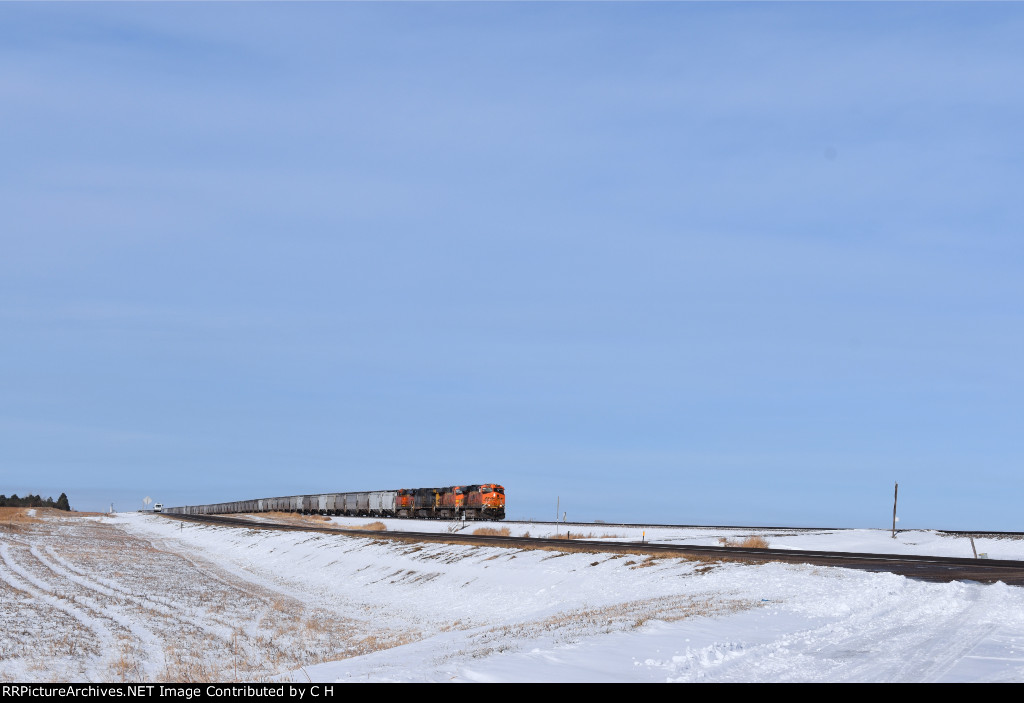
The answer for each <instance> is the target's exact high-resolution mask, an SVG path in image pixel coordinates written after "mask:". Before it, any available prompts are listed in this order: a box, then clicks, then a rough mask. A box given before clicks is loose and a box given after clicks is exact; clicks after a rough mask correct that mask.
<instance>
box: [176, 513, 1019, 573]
mask: <svg viewBox="0 0 1024 703" xmlns="http://www.w3.org/2000/svg"><path fill="white" fill-rule="evenodd" d="M164 517H168V518H171V519H175V520H188V521H192V522H202V523H210V524H217V525H227V526H232V527H244V528H247V529H257V530H291V531H297V532H321V533H326V534H338V535H348V536H354V537H371V538H375V539H392V540H404V541H418V542H442V543H448V544H467V545H477V546H490V547H512V548H520V549H537V548H547V549H561V550H568V551H586V552H609V553H620V554H622V553H629V554H645V555H649V556H658V557H686V558H699V559H725V560H735V561H744V562H755V563H765V562H773V561H775V562H785V563H789V564H813V565H816V566H836V567H841V568H846V569H860V570H862V571H875V572H890V573H894V574H900V575H902V576H906V577H908V578H914V579H920V580H923V581H938V582H949V581H977V582H980V583H996V582H997V581H1002V582H1003V583H1006V584H1008V585H1011V586H1024V561H1011V560H1007V559H963V558H957V557H933V556H913V555H906V554H866V553H859V552H823V551H805V550H795V549H752V548H745V547H706V546H690V545H681V544H664V543H655V544H652V543H650V542H647V543H643V542H612V541H606V540H601V541H597V540H586V539H572V540H566V539H551V538H542V537H501V536H490V535H465V534H459V533H446V532H387V531H373V530H350V529H345V528H343V527H320V526H317V525H294V524H286V523H277V522H263V521H259V522H257V521H253V520H245V519H243V518H237V517H226V516H223V515H170V514H166V515H164ZM559 524H561V523H559ZM602 526H604V524H602ZM743 529H757V528H750V527H747V528H743ZM769 529H793V528H769ZM802 529H812V528H802ZM815 529H822V528H815ZM970 534H981V533H970Z"/></svg>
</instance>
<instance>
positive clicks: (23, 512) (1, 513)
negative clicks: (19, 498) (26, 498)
mask: <svg viewBox="0 0 1024 703" xmlns="http://www.w3.org/2000/svg"><path fill="white" fill-rule="evenodd" d="M29 510H34V511H35V516H32V515H29V514H28V511H29ZM41 511H42V508H0V522H5V523H8V524H13V523H16V522H20V523H26V522H39V520H40V519H39V517H38V516H39V513H40V512H41Z"/></svg>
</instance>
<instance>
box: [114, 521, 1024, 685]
mask: <svg viewBox="0 0 1024 703" xmlns="http://www.w3.org/2000/svg"><path fill="white" fill-rule="evenodd" d="M123 521H124V524H125V526H126V527H128V528H129V529H131V530H132V531H134V532H137V533H141V534H146V535H150V536H153V537H159V538H160V539H161V540H162V542H163V544H165V545H167V546H168V547H170V546H172V545H173V548H174V549H184V550H195V551H197V552H200V553H202V554H204V555H205V557H206V558H208V559H213V560H215V561H216V562H217V563H218V564H219V565H220V566H221V567H224V568H228V569H230V570H232V571H233V572H234V573H236V574H239V575H243V576H244V577H245V578H248V579H258V580H260V581H261V582H264V583H272V584H273V587H274V588H276V589H283V590H286V591H287V592H288V593H289V594H292V595H294V596H295V597H298V598H302V599H304V600H305V601H306V602H307V603H309V604H310V605H314V606H316V607H325V608H330V609H334V608H341V609H349V610H351V611H352V612H361V613H370V614H372V615H371V617H370V618H368V619H367V620H366V621H364V623H363V625H362V626H363V627H369V628H374V627H381V628H387V629H388V630H402V631H405V632H406V633H407V634H408V638H407V641H406V642H405V643H403V644H401V645H399V646H396V647H393V648H388V649H383V650H380V651H376V652H372V653H368V654H364V655H360V656H356V657H351V658H347V659H343V660H340V661H336V662H329V663H322V664H319V665H314V666H308V667H304V668H303V669H302V670H300V671H294V672H292V674H291V677H293V678H295V679H296V680H303V681H304V680H306V678H307V677H308V678H309V679H311V680H314V681H348V680H360V681H367V680H369V681H666V680H667V681H978V680H983V681H992V680H1013V681H1024V589H1021V588H1015V587H1009V586H1006V585H1004V584H995V585H987V586H986V585H981V584H972V583H950V584H933V583H924V582H918V581H913V580H909V579H906V578H904V577H901V576H894V575H891V574H872V573H865V572H858V571H852V570H846V569H836V568H823V567H811V566H801V565H783V564H767V565H748V564H742V563H727V564H726V563H717V562H701V561H685V560H681V559H647V558H645V557H630V556H628V555H625V556H623V555H608V554H593V553H590V554H588V553H571V552H551V551H541V550H518V549H500V548H479V547H463V546H454V545H444V544H409V543H403V542H394V541H390V540H376V539H372V538H352V537H335V536H330V535H301V534H295V533H272V532H262V531H246V530H237V529H228V528H213V527H201V526H196V525H185V526H184V527H181V526H179V525H177V524H175V523H174V522H172V521H167V520H161V519H160V518H149V517H141V516H127V517H125V518H123ZM333 521H334V522H342V523H346V522H347V523H348V524H353V525H357V524H365V523H366V522H367V521H360V520H353V519H347V520H346V519H335V520H333ZM385 522H386V523H387V524H388V528H389V530H391V531H396V530H397V529H398V528H400V527H404V528H406V529H410V528H411V529H414V530H420V531H425V530H426V529H434V530H438V531H441V530H444V529H447V526H446V525H445V524H444V523H426V522H417V523H410V522H408V521H385ZM395 523H398V524H395ZM505 526H507V527H509V528H510V531H511V533H512V534H514V535H515V534H522V532H521V531H520V530H522V531H523V532H525V531H529V532H531V534H533V535H534V536H541V535H543V534H546V530H547V529H550V530H552V531H553V530H554V529H555V528H554V526H550V527H549V528H545V529H542V530H538V526H536V525H528V524H518V525H517V524H515V523H509V524H506V525H505ZM470 529H472V528H470ZM558 529H560V530H564V529H565V528H563V527H559V528H558ZM626 530H627V528H618V527H612V526H608V527H607V529H605V528H604V527H599V529H597V530H594V531H593V532H595V534H593V537H592V538H602V537H603V536H604V535H607V537H606V538H608V539H612V538H618V539H621V538H628V537H629V536H630V535H629V534H627V532H626ZM645 531H646V532H647V533H648V534H647V535H646V537H648V538H652V539H656V540H659V541H660V540H662V539H664V540H667V541H675V540H680V541H684V540H686V541H689V540H692V541H689V542H688V543H693V544H698V543H704V544H717V543H718V539H719V538H720V537H726V538H737V537H740V536H743V535H744V534H750V532H749V531H747V532H744V531H737V532H736V533H733V534H723V533H720V532H717V533H716V532H714V531H712V530H703V531H701V532H703V534H701V533H699V532H698V531H694V530H689V531H686V532H685V534H683V533H682V532H681V531H679V530H675V531H672V530H666V531H665V532H666V534H658V531H653V534H652V531H649V530H645ZM586 532H591V530H589V529H588V530H586ZM597 532H600V534H596V533H597ZM637 532H638V533H639V530H637ZM768 534H769V535H770V534H771V533H768ZM636 536H637V537H639V534H638V535H636ZM769 541H770V542H771V546H773V547H778V546H789V547H792V548H798V549H804V548H812V549H834V550H837V551H867V552H884V551H906V552H907V553H930V554H953V555H957V556H963V549H964V543H966V544H967V548H968V549H969V542H968V541H967V540H964V539H954V538H946V537H942V536H941V535H937V534H935V533H928V532H921V533H912V532H906V533H901V534H900V535H898V538H897V539H896V540H893V539H891V537H890V536H889V533H886V532H884V531H872V530H850V531H839V532H836V533H820V534H813V533H811V534H809V533H795V534H791V535H778V536H774V537H773V536H769ZM976 543H977V544H978V546H979V551H981V548H982V545H983V549H984V550H986V551H988V552H989V554H990V555H991V556H992V557H999V558H1017V559H1019V558H1021V556H1022V550H1021V545H1024V542H1021V541H1018V540H1005V541H1002V540H985V541H981V540H976ZM886 547H888V549H887V548H886Z"/></svg>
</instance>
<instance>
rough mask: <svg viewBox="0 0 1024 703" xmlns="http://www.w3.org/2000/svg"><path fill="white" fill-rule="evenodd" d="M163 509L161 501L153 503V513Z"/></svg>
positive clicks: (160, 511)
mask: <svg viewBox="0 0 1024 703" xmlns="http://www.w3.org/2000/svg"><path fill="white" fill-rule="evenodd" d="M163 511H164V504H163V503H153V512H154V513H162V512H163Z"/></svg>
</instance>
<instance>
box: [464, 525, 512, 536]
mask: <svg viewBox="0 0 1024 703" xmlns="http://www.w3.org/2000/svg"><path fill="white" fill-rule="evenodd" d="M473 534H474V535H480V536H484V537H508V536H509V535H510V534H512V530H510V529H508V528H507V527H478V528H476V529H475V530H473Z"/></svg>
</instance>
